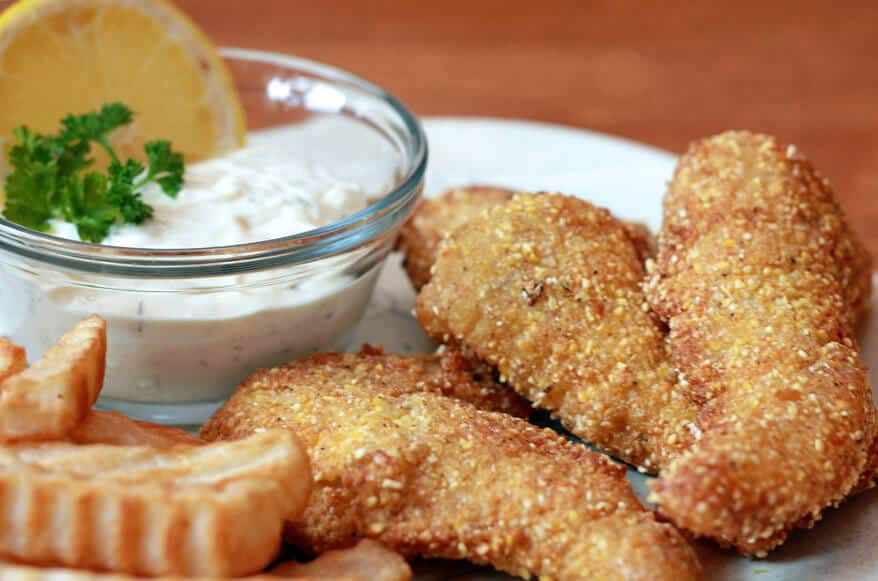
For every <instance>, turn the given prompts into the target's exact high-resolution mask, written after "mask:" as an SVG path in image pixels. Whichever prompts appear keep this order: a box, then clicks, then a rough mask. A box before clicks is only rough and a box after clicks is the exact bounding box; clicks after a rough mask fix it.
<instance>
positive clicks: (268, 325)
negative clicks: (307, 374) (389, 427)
mask: <svg viewBox="0 0 878 581" xmlns="http://www.w3.org/2000/svg"><path fill="white" fill-rule="evenodd" d="M330 129H332V128H331V127H328V126H325V125H321V124H311V125H308V124H305V125H304V126H292V127H289V128H279V129H274V130H269V131H265V132H258V133H256V134H253V135H251V136H250V139H249V141H248V144H247V146H246V147H244V148H242V149H241V150H239V151H236V152H233V153H231V154H229V155H227V156H224V157H220V158H216V159H212V160H208V161H205V162H202V163H198V164H192V165H191V166H189V167H187V171H186V174H185V177H184V188H183V189H182V191H181V192H180V193H179V194H178V196H177V198H176V199H171V198H168V197H167V196H165V195H164V194H163V193H161V191H158V190H148V191H145V192H144V199H145V200H146V201H147V202H148V203H149V204H151V205H152V206H153V207H154V216H153V218H152V219H151V220H149V221H147V222H145V223H143V224H141V225H124V226H118V227H116V228H115V229H113V230H112V231H111V233H110V235H109V237H108V238H106V239H105V240H104V242H103V244H105V245H113V246H125V247H137V248H199V247H209V246H224V245H235V244H242V243H247V242H256V241H264V240H270V239H274V238H278V237H283V236H287V235H292V234H295V233H300V232H303V231H306V230H310V229H312V228H315V227H319V226H323V225H326V224H329V223H331V222H333V221H336V220H338V219H340V218H343V217H345V216H348V215H350V214H352V213H354V212H357V211H358V210H361V209H362V208H364V207H365V206H366V205H367V197H368V196H374V195H377V194H379V193H380V192H381V191H383V189H384V188H386V187H388V186H387V182H377V181H376V180H375V179H373V178H374V177H378V176H380V175H383V176H384V178H382V179H384V180H391V179H393V177H392V176H391V174H390V173H389V172H387V173H384V174H381V171H382V168H381V166H380V164H379V163H378V162H377V161H376V162H373V161H372V158H369V157H367V158H366V160H365V161H362V160H361V161H357V162H351V163H347V164H346V163H342V162H339V163H338V164H337V165H334V166H333V170H338V171H341V172H343V174H344V175H345V178H346V179H341V178H339V177H336V176H335V175H334V173H333V172H330V171H329V170H327V169H326V167H325V166H324V165H321V164H317V163H312V162H308V161H305V160H306V159H307V158H308V154H309V153H311V150H309V149H308V147H310V146H311V144H313V143H315V142H317V143H319V142H320V136H321V135H324V133H323V132H326V131H329V130H330ZM345 145H346V143H345V142H342V146H345ZM353 146H354V144H353V143H352V144H351V147H353ZM296 147H297V148H298V149H294V148H296ZM321 151H322V152H324V153H325V148H323V150H321ZM321 151H317V152H316V153H321ZM339 155H340V158H341V159H342V160H344V159H345V155H346V154H345V153H343V152H342V153H340V154H339ZM347 155H349V154H347ZM352 157H353V156H352ZM318 159H321V161H323V159H326V158H325V157H320V158H318ZM329 161H330V162H332V163H335V162H334V160H329ZM354 182H356V183H354ZM357 184H368V186H367V188H368V189H364V188H361V187H359V186H358V185H357ZM53 226H54V231H53V233H54V234H56V235H58V236H63V237H67V238H71V239H76V238H77V235H76V231H75V228H74V227H72V226H71V225H70V224H67V223H61V222H59V223H55V224H53ZM385 251H386V247H385ZM369 252H372V251H371V250H368V249H358V250H356V251H354V252H353V253H352V254H353V256H337V257H332V258H327V259H322V260H320V261H318V262H315V263H311V264H307V265H304V266H303V267H302V268H297V269H295V270H293V269H290V268H288V267H278V268H275V269H271V270H260V271H258V272H253V273H247V274H240V275H224V276H221V277H201V278H198V277H189V278H181V279H164V280H161V279H149V278H143V279H140V278H122V277H110V276H104V275H102V274H99V273H95V274H88V273H82V272H77V273H73V272H67V271H63V270H54V269H49V268H46V269H42V268H36V269H34V268H13V267H11V266H10V267H9V268H0V334H7V335H9V336H11V337H12V338H13V339H14V340H16V341H17V342H19V343H21V344H23V345H24V346H25V347H26V348H27V349H28V354H29V355H30V357H31V358H36V357H39V356H40V355H41V354H42V353H43V352H44V351H45V349H46V348H47V347H49V346H50V345H51V344H52V342H53V341H54V340H55V339H57V337H58V336H60V335H61V334H63V333H64V332H65V331H66V330H67V329H69V328H70V327H72V326H73V325H74V324H75V323H76V321H78V320H79V319H81V318H83V317H84V316H87V315H88V314H91V313H97V314H99V315H101V316H102V317H104V318H105V319H106V320H107V323H108V334H109V342H108V352H107V374H106V381H105V385H104V390H103V392H102V396H101V401H102V402H104V404H105V405H107V406H108V407H111V408H115V409H119V410H121V411H125V412H126V413H130V414H132V415H136V416H140V417H147V418H150V419H154V420H158V421H166V422H171V423H194V422H197V421H200V420H203V419H206V417H207V415H209V414H210V413H211V412H212V409H213V408H211V407H210V406H211V405H212V404H209V403H208V402H219V401H221V400H222V399H224V398H225V397H227V396H228V395H229V394H230V393H231V392H232V391H233V390H234V388H235V386H236V385H237V384H238V383H239V382H240V381H241V380H243V379H244V378H246V377H247V376H248V375H249V374H250V373H252V372H253V371H254V370H255V369H256V368H258V367H267V366H273V365H278V364H280V363H284V362H287V361H290V360H291V359H294V358H296V357H299V356H302V355H304V354H306V353H311V352H314V351H317V350H326V349H341V348H344V347H345V346H346V344H345V337H347V336H349V334H350V333H352V332H353V329H354V327H355V325H356V324H357V322H358V321H359V320H360V318H361V317H362V315H363V312H364V311H365V309H366V306H367V305H368V303H369V298H370V296H371V293H372V290H373V288H374V285H375V281H376V279H377V275H378V272H379V270H380V266H381V262H380V261H377V262H376V261H367V260H362V259H363V257H364V256H366V253H369ZM354 263H356V264H357V265H358V266H356V267H353V266H352V265H353V264H354ZM168 404H173V405H170V406H169V405H168ZM205 406H207V407H205ZM187 410H188V411H187Z"/></svg>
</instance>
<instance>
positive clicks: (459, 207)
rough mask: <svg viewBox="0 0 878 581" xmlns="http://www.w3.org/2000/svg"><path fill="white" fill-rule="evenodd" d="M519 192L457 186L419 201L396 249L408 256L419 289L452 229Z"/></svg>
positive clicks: (408, 271) (407, 263)
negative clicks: (443, 240)
mask: <svg viewBox="0 0 878 581" xmlns="http://www.w3.org/2000/svg"><path fill="white" fill-rule="evenodd" d="M514 195H515V192H514V191H512V190H507V189H504V188H494V187H489V186H468V187H463V188H454V189H451V190H448V191H446V192H444V193H443V194H442V195H441V196H439V197H437V198H432V199H425V200H423V201H421V203H420V204H418V207H417V208H416V209H415V211H414V213H413V214H412V217H411V218H409V220H408V222H406V223H405V225H404V226H403V227H402V229H401V230H400V233H399V240H398V241H397V243H396V248H397V250H399V251H400V252H402V253H403V254H404V255H405V260H404V261H403V268H405V271H406V274H408V276H409V279H410V280H411V281H412V286H414V287H415V290H420V289H421V287H423V286H424V285H425V284H427V283H428V282H430V268H431V267H432V266H433V263H434V262H436V253H437V252H438V249H439V243H440V242H442V239H443V238H445V236H447V235H448V234H449V233H450V232H452V231H453V230H455V229H456V228H458V227H459V226H461V225H463V224H464V223H466V221H467V220H469V219H470V218H472V217H473V216H477V215H478V214H479V213H480V212H482V211H483V210H486V209H488V208H493V207H494V206H497V205H499V204H503V203H505V202H508V201H509V200H511V199H512V196H514Z"/></svg>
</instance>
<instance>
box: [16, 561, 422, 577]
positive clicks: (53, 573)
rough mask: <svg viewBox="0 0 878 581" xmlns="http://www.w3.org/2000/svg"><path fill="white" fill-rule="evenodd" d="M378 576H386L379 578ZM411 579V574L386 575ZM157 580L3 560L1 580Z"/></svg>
mask: <svg viewBox="0 0 878 581" xmlns="http://www.w3.org/2000/svg"><path fill="white" fill-rule="evenodd" d="M279 578H281V577H278V576H277V575H253V576H251V577H228V578H224V577H161V578H160V580H158V581H278V579H279ZM282 578H285V579H296V580H297V581H359V580H360V579H363V577H282ZM376 579H385V577H378V578H376ZM386 579H408V577H405V578H403V577H386ZM151 580H152V581H156V580H155V578H154V577H133V576H131V575H122V574H119V573H96V572H93V571H85V570H82V569H61V568H57V567H53V568H46V569H44V568H41V567H32V566H30V565H16V564H13V563H0V581H151Z"/></svg>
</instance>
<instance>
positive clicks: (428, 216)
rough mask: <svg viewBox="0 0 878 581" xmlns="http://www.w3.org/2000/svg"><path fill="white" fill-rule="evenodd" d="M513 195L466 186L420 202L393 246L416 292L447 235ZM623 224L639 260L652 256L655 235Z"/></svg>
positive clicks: (639, 225) (644, 228) (643, 226)
mask: <svg viewBox="0 0 878 581" xmlns="http://www.w3.org/2000/svg"><path fill="white" fill-rule="evenodd" d="M516 193H518V192H516V191H514V190H507V189H505V188H495V187H489V186H466V187H462V188H454V189H451V190H448V191H446V192H444V193H443V194H442V195H440V196H438V197H436V198H431V199H427V200H423V201H422V202H421V203H420V204H419V205H418V207H417V209H416V210H415V211H414V213H413V214H412V217H411V218H409V220H408V222H406V223H405V225H404V226H403V227H402V230H401V231H400V233H399V240H398V241H397V243H396V249H397V250H399V251H400V252H402V253H403V254H404V256H405V258H404V260H403V268H405V271H406V273H407V274H408V276H409V280H411V282H412V286H414V287H415V290H417V291H419V290H421V288H423V287H424V285H426V284H427V283H428V282H430V269H431V268H432V267H433V264H434V263H435V262H436V257H437V255H438V254H439V244H440V243H441V242H442V240H443V239H444V238H445V237H446V236H448V235H449V234H451V233H452V232H453V231H454V230H456V229H457V228H459V227H460V226H463V225H464V224H465V223H466V222H467V221H469V220H470V219H471V218H474V217H476V216H478V215H479V214H480V213H481V212H483V211H485V210H489V209H491V208H494V207H496V206H499V205H500V204H504V203H506V202H508V201H509V200H511V199H512V198H513V196H515V194H516ZM624 224H625V228H627V229H628V232H629V234H630V236H631V240H632V242H634V245H635V246H636V249H637V253H638V255H639V256H640V257H641V260H646V259H647V258H651V257H653V256H655V250H656V240H655V236H653V234H652V232H650V230H649V228H648V227H647V226H646V224H642V223H640V222H625V223H624Z"/></svg>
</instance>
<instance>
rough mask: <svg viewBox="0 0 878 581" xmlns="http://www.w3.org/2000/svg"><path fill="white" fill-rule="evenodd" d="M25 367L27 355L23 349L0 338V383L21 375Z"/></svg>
mask: <svg viewBox="0 0 878 581" xmlns="http://www.w3.org/2000/svg"><path fill="white" fill-rule="evenodd" d="M26 367H27V353H26V352H25V350H24V347H22V346H21V345H16V344H15V343H13V342H12V341H10V340H9V339H2V338H0V382H2V381H6V379H7V378H9V377H12V376H13V375H15V374H17V373H21V372H22V371H24V370H25V368H26Z"/></svg>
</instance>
